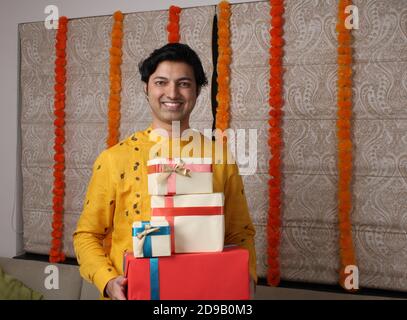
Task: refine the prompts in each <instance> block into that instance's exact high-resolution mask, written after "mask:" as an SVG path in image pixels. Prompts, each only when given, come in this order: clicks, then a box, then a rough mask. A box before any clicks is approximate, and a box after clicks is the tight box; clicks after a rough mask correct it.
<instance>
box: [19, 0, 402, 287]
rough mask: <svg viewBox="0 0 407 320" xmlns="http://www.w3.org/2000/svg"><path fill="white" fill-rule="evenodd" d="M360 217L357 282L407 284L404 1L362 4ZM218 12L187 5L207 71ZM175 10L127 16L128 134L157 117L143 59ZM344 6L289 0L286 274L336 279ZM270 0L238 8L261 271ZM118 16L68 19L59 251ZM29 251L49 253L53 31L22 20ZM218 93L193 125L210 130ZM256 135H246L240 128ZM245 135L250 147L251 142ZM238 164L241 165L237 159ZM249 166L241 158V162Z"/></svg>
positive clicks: (102, 95) (103, 93) (190, 33)
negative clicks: (340, 18)
mask: <svg viewBox="0 0 407 320" xmlns="http://www.w3.org/2000/svg"><path fill="white" fill-rule="evenodd" d="M354 4H355V5H356V6H357V7H358V9H359V18H360V21H359V30H354V31H353V35H354V38H355V39H354V47H355V54H354V59H355V64H354V72H355V77H354V101H355V104H354V121H353V125H354V130H353V131H354V132H353V139H354V143H355V146H354V147H355V148H354V152H355V160H354V166H355V169H354V174H355V177H354V180H353V182H354V183H353V186H352V188H353V194H354V199H353V201H354V206H353V211H352V219H353V232H354V241H355V247H356V255H357V260H358V264H359V268H360V285H361V286H362V287H363V286H364V287H371V288H383V289H393V290H402V291H407V273H406V271H405V266H406V265H407V121H406V120H407V108H406V107H407V105H406V101H407V45H406V44H407V6H406V5H405V0H369V1H363V0H355V1H354ZM215 10H216V8H215V7H214V6H206V7H199V8H191V9H184V10H183V11H182V16H181V42H186V43H188V44H190V45H191V46H192V47H193V48H194V49H196V50H197V51H198V53H199V54H200V56H201V57H202V60H203V63H204V67H205V70H206V72H207V75H208V76H210V75H211V74H212V53H211V32H212V18H213V15H214V13H215ZM167 16H168V11H153V12H141V13H132V14H126V15H125V21H124V28H125V30H124V48H123V51H124V56H123V58H124V59H123V65H122V68H123V91H122V122H121V133H122V138H124V137H125V136H127V135H129V134H130V133H132V132H133V131H135V130H139V129H142V128H144V127H145V126H146V125H147V124H148V123H149V122H150V114H149V109H148V105H147V103H146V101H145V99H144V95H143V93H142V86H141V82H140V80H139V75H138V71H137V64H138V62H139V61H140V60H141V59H142V58H143V57H145V56H146V55H147V54H148V53H149V52H150V51H152V49H153V48H156V47H158V46H160V45H162V44H164V43H165V42H166V31H165V27H166V24H167ZM336 16H337V1H335V0H304V1H295V0H286V12H285V19H286V22H285V23H286V24H285V27H284V30H285V34H284V38H285V40H286V47H285V56H284V67H285V76H284V81H285V87H284V98H285V106H284V110H285V115H284V121H283V133H284V143H285V145H284V153H283V155H284V157H283V164H284V165H283V173H284V185H283V190H284V204H283V210H282V215H283V216H282V218H283V232H282V242H281V272H282V279H285V280H296V281H306V282H316V283H337V279H338V275H337V271H338V265H339V259H338V232H337V200H336V190H337V187H336V184H337V168H336V165H337V162H336V148H337V139H336V131H335V121H336V80H337V73H336V68H337V65H336V46H337V41H336V33H335V24H336ZM269 19H270V18H269V4H268V2H252V3H243V4H234V5H232V17H231V34H232V39H231V44H232V50H233V59H232V66H231V68H232V70H231V86H232V88H231V92H232V105H231V127H232V128H235V129H237V128H244V129H257V136H258V140H257V160H258V162H257V170H256V172H255V173H254V174H251V175H245V176H244V177H243V178H244V183H245V188H246V195H247V198H248V202H249V206H250V209H251V214H252V218H253V221H254V223H255V225H256V230H257V235H256V249H257V254H258V273H259V276H263V277H264V276H265V275H266V271H267V257H266V250H267V240H266V224H267V208H268V201H267V200H268V193H267V180H268V174H267V172H268V169H267V166H268V159H269V155H268V146H267V130H268V124H267V119H268V73H269V71H268V44H269ZM111 26H112V18H111V17H110V16H109V17H95V18H84V19H74V20H71V21H70V22H69V29H68V86H67V88H68V95H67V106H66V112H67V143H66V151H67V157H66V158H67V170H66V176H67V181H66V184H67V185H66V192H67V195H66V201H65V208H66V215H65V238H64V245H65V249H66V251H67V253H68V255H69V256H73V249H72V242H71V235H72V232H73V230H74V228H75V224H76V221H77V219H78V217H79V214H80V212H81V208H82V202H83V199H84V195H85V191H86V186H87V182H88V179H89V177H90V173H91V166H92V163H93V160H94V159H95V157H96V155H97V154H98V153H99V152H101V151H102V150H103V149H104V148H105V137H106V128H107V122H106V112H107V99H108V93H109V88H108V86H109V83H108V80H109V78H108V67H109V64H108V61H109V47H110V31H111ZM19 33H20V41H21V42H20V43H21V77H20V79H21V108H22V109H21V110H22V111H21V131H22V172H23V214H24V245H25V250H26V251H27V252H34V253H42V254H47V253H48V250H49V247H50V240H51V239H50V232H51V215H52V191H51V190H52V181H53V177H52V169H51V168H52V165H53V149H52V147H53V112H52V110H53V85H54V80H53V68H54V36H55V34H54V32H53V31H49V30H46V29H45V28H44V26H43V23H42V22H38V23H27V24H22V25H20V30H19ZM209 105H210V88H209V87H208V88H205V89H204V91H203V92H202V94H201V96H200V98H199V100H198V105H197V106H196V109H195V111H194V114H193V116H192V118H193V119H194V122H193V123H192V125H193V126H194V127H196V128H199V129H203V128H211V127H212V121H213V119H212V114H211V113H210V112H208V110H209ZM246 139H248V131H246ZM248 144H249V143H248V142H247V146H248ZM238 160H239V159H238ZM240 165H241V166H242V169H243V168H244V167H243V164H242V163H240Z"/></svg>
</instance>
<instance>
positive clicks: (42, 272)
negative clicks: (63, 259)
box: [0, 257, 100, 300]
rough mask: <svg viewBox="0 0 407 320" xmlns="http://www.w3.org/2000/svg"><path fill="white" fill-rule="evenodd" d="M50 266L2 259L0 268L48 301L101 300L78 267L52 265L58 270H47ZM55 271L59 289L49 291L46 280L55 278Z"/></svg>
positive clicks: (20, 260) (34, 262) (46, 263)
mask: <svg viewBox="0 0 407 320" xmlns="http://www.w3.org/2000/svg"><path fill="white" fill-rule="evenodd" d="M49 265H51V263H49V262H41V261H33V260H22V259H11V258H2V257H0V266H1V268H2V269H3V271H4V272H5V273H7V274H9V275H11V276H13V277H14V278H16V279H18V280H20V281H21V282H22V283H23V284H24V285H26V286H27V287H29V288H31V289H33V290H35V291H36V292H38V293H42V294H43V296H44V299H46V300H96V299H99V297H100V294H99V291H98V290H97V289H96V287H95V286H93V285H92V284H90V283H88V282H87V281H85V280H84V279H83V278H82V277H81V276H80V275H79V267H78V266H75V265H68V264H52V265H54V266H56V267H57V269H53V270H46V268H47V266H49ZM55 270H58V271H57V272H58V279H59V281H58V282H57V284H58V289H47V288H46V278H47V277H49V276H51V275H52V276H55V275H56V273H55ZM48 279H50V278H48ZM54 279H56V278H54ZM54 285H55V283H54ZM48 287H49V286H48Z"/></svg>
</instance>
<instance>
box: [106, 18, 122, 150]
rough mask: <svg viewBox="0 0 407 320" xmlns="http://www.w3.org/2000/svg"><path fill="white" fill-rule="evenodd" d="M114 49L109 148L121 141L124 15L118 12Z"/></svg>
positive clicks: (114, 33) (113, 39)
mask: <svg viewBox="0 0 407 320" xmlns="http://www.w3.org/2000/svg"><path fill="white" fill-rule="evenodd" d="M113 19H114V23H113V28H112V35H111V38H112V47H111V48H110V70H109V71H110V77H109V79H110V96H109V111H108V117H109V120H108V126H109V130H108V137H107V147H108V148H109V147H111V146H113V145H115V144H116V143H118V142H119V139H120V132H119V128H120V102H121V97H120V92H121V90H122V74H121V69H120V67H121V64H122V39H123V14H122V13H121V12H120V11H116V12H115V13H114V14H113Z"/></svg>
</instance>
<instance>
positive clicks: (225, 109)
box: [216, 1, 232, 131]
mask: <svg viewBox="0 0 407 320" xmlns="http://www.w3.org/2000/svg"><path fill="white" fill-rule="evenodd" d="M230 16H231V12H230V4H229V3H228V2H227V1H221V2H220V3H219V20H218V52H219V56H218V65H217V72H218V78H217V82H218V94H217V95H216V101H217V103H218V108H217V110H216V128H217V129H220V130H222V131H224V130H226V129H227V128H228V127H229V105H230V89H229V83H230V62H231V54H232V51H231V48H230Z"/></svg>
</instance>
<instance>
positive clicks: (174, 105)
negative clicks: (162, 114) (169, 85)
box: [163, 102, 181, 107]
mask: <svg viewBox="0 0 407 320" xmlns="http://www.w3.org/2000/svg"><path fill="white" fill-rule="evenodd" d="M163 104H164V105H166V106H167V107H177V106H179V105H180V104H181V103H180V102H163Z"/></svg>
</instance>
